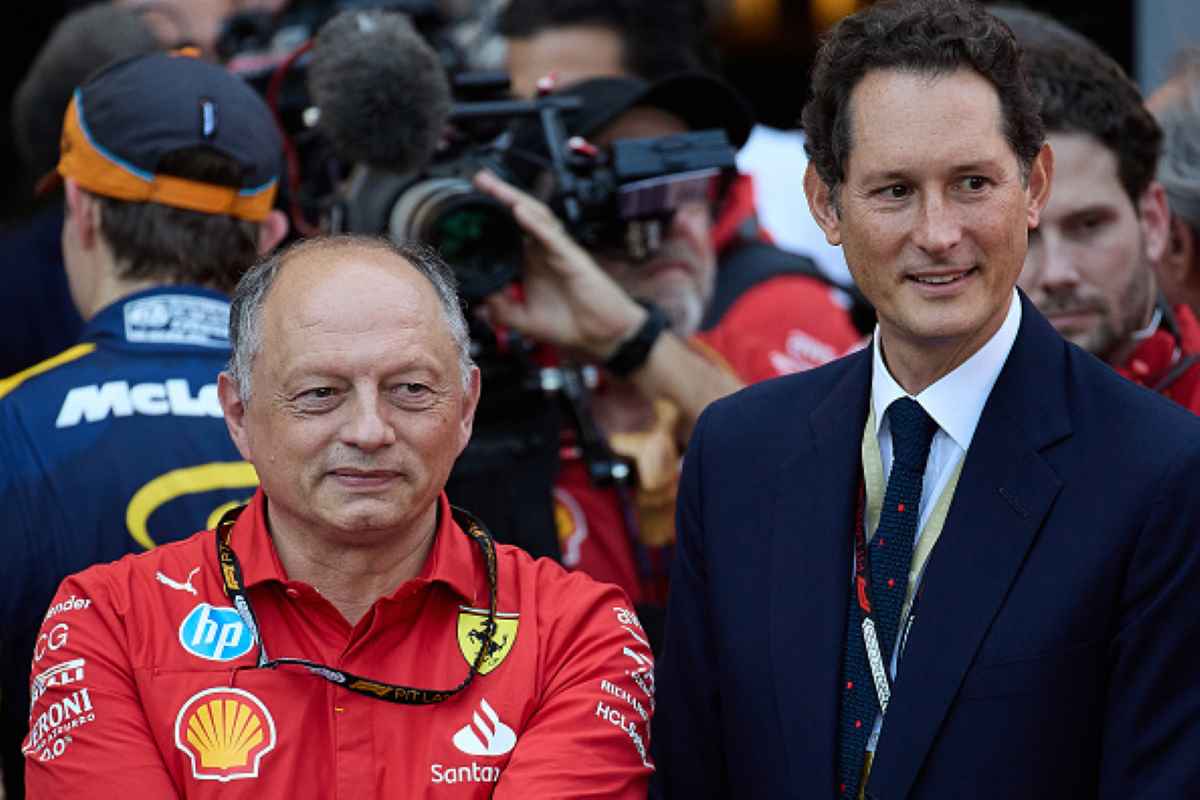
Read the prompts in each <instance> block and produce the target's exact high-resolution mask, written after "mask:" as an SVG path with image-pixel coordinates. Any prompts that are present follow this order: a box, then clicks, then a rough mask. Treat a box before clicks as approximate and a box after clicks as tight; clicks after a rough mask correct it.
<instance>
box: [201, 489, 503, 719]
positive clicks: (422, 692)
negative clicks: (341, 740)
mask: <svg viewBox="0 0 1200 800" xmlns="http://www.w3.org/2000/svg"><path fill="white" fill-rule="evenodd" d="M244 508H245V506H239V507H238V508H232V509H230V510H229V511H226V512H225V514H224V516H222V517H221V521H220V522H219V523H217V528H216V536H215V538H216V542H217V563H218V564H220V565H221V578H222V581H223V583H224V584H225V594H226V595H227V596H228V597H229V599H230V600H231V601H232V602H233V607H234V609H236V610H237V613H238V616H240V617H241V618H242V622H243V623H244V624H245V625H246V628H247V629H249V631H250V634H251V635H252V636H253V637H254V640H255V641H256V642H257V643H258V663H257V664H256V665H255V666H254V667H242V669H275V668H277V667H281V666H286V665H297V666H301V667H304V668H305V669H307V670H308V671H309V672H311V673H312V674H313V675H316V676H317V677H320V678H324V679H325V680H327V681H329V682H330V683H336V684H337V685H338V686H341V687H343V688H344V689H347V690H349V691H351V692H357V693H358V694H362V695H366V696H367V697H374V698H376V699H377V700H386V701H388V702H389V703H399V704H401V705H407V706H426V705H432V704H434V703H441V702H442V701H444V700H448V699H450V698H451V697H453V696H454V695H456V694H458V693H459V692H461V691H462V690H463V689H466V688H467V687H468V686H470V685H471V681H472V680H474V679H475V675H476V673H478V672H479V668H480V666H481V665H482V664H483V661H484V659H485V658H486V657H487V652H488V648H487V647H480V648H479V653H478V654H476V656H475V661H474V662H472V663H471V665H470V667H469V668H468V670H467V677H466V678H464V679H463V681H462V683H460V684H458V685H457V686H455V687H454V688H452V689H416V688H413V687H411V686H399V685H396V684H393V683H387V682H385V681H376V680H372V679H370V678H363V677H360V676H358V675H354V674H353V673H350V672H346V671H345V670H341V669H334V668H333V667H330V666H326V665H325V664H319V663H317V662H315V661H309V660H308V659H304V658H268V657H267V648H266V645H265V644H264V643H263V637H262V631H261V630H260V629H259V627H258V620H257V619H256V618H255V616H254V609H253V608H251V607H250V598H249V597H247V596H246V591H245V587H244V584H243V581H242V565H241V563H240V562H239V561H238V557H237V553H235V552H233V546H232V545H230V543H229V539H230V536H231V535H232V532H233V524H234V522H235V521H236V520H237V518H238V515H239V514H241V512H242V510H243V509H244ZM451 510H452V513H453V515H454V521H455V522H457V523H458V525H459V527H461V528H462V530H463V532H464V533H465V534H466V535H467V536H469V537H470V538H471V539H473V540H475V543H476V544H477V545H479V549H480V550H481V551H482V552H483V564H484V568H485V570H486V572H487V580H488V593H489V599H488V616H487V620H486V621H485V622H484V628H483V630H484V633H485V635H486V636H487V639H488V640H489V641H490V640H491V639H492V637H493V636H494V635H495V633H496V595H497V593H498V581H497V577H496V544H495V542H494V541H492V535H491V534H490V533H488V531H487V529H486V528H484V527H483V523H481V522H480V521H479V520H477V519H476V518H475V517H474V516H472V515H471V514H469V513H467V512H466V511H463V510H462V509H460V508H452V509H451Z"/></svg>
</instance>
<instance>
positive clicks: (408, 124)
mask: <svg viewBox="0 0 1200 800" xmlns="http://www.w3.org/2000/svg"><path fill="white" fill-rule="evenodd" d="M308 91H309V95H310V96H311V98H312V99H313V101H314V102H315V103H316V106H317V108H318V109H319V110H320V116H319V119H318V122H317V126H318V128H319V129H320V130H321V131H322V132H323V133H324V134H325V135H326V136H327V137H328V139H329V141H330V143H331V144H332V145H333V148H334V150H335V152H337V154H338V156H339V157H340V158H342V159H345V160H347V161H353V162H365V163H367V164H370V165H371V166H375V167H380V168H383V169H386V170H390V171H392V172H397V173H407V172H411V171H414V170H418V169H421V168H422V167H424V166H425V165H426V164H428V163H429V162H430V160H431V159H432V158H433V154H434V150H435V149H436V147H437V145H438V141H439V139H440V138H441V135H442V131H443V130H444V128H445V126H446V121H447V119H448V118H449V115H450V110H451V107H452V105H453V99H452V96H451V93H450V84H449V81H448V80H447V78H446V73H445V70H444V69H443V68H442V65H441V62H440V60H439V59H438V56H437V54H436V53H434V51H433V49H432V48H431V47H429V45H428V44H426V43H425V40H424V39H423V38H421V35H420V34H418V33H417V31H416V30H415V29H414V28H413V26H412V25H411V24H410V23H409V21H408V19H407V17H405V16H403V15H401V14H398V13H394V12H388V11H381V10H378V9H374V10H359V11H343V12H341V13H339V14H337V15H336V16H334V17H333V18H331V19H330V20H329V21H328V22H327V23H325V25H324V26H322V27H321V30H320V31H319V32H318V33H317V37H316V41H315V43H314V45H313V52H312V62H311V64H310V65H309V69H308Z"/></svg>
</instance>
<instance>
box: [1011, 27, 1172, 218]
mask: <svg viewBox="0 0 1200 800" xmlns="http://www.w3.org/2000/svg"><path fill="white" fill-rule="evenodd" d="M996 15H997V16H999V17H1000V18H1001V19H1003V20H1004V21H1005V23H1007V24H1008V26H1009V27H1010V28H1011V29H1012V31H1013V33H1014V34H1015V36H1016V37H1017V43H1018V44H1020V46H1021V50H1022V51H1023V53H1024V60H1025V70H1026V72H1027V74H1028V76H1029V83H1030V85H1031V87H1032V88H1033V93H1034V96H1035V97H1037V99H1038V102H1039V104H1040V111H1041V116H1042V124H1043V125H1044V126H1045V129H1046V131H1048V132H1050V133H1086V134H1088V135H1090V136H1093V137H1095V138H1096V139H1097V140H1098V141H1099V142H1100V143H1101V144H1103V145H1104V146H1105V147H1106V148H1107V149H1108V150H1110V151H1112V153H1113V155H1115V156H1116V158H1117V174H1118V177H1119V178H1120V180H1121V185H1122V186H1123V187H1124V189H1125V192H1126V193H1127V194H1128V195H1129V197H1130V199H1131V200H1133V203H1134V205H1135V206H1136V205H1137V201H1138V198H1139V197H1141V195H1142V192H1144V191H1146V187H1147V186H1149V185H1150V182H1151V181H1152V180H1154V172H1155V169H1156V168H1157V166H1158V156H1159V151H1160V150H1161V149H1162V130H1161V129H1160V128H1159V126H1158V123H1157V122H1155V120H1154V116H1153V115H1152V114H1151V113H1150V112H1149V111H1148V110H1147V109H1146V106H1145V105H1144V104H1143V103H1142V95H1141V92H1139V91H1138V88H1137V86H1135V85H1134V83H1133V81H1131V80H1130V79H1129V76H1128V75H1126V74H1125V71H1124V70H1123V69H1121V65H1120V64H1118V63H1117V62H1116V61H1114V60H1113V59H1112V58H1110V57H1109V56H1108V55H1107V54H1105V53H1104V51H1103V50H1101V49H1100V48H1099V47H1098V46H1096V44H1095V43H1094V42H1092V41H1091V40H1090V39H1088V38H1087V37H1085V36H1083V35H1082V34H1080V33H1078V32H1076V31H1074V30H1071V29H1070V28H1067V27H1065V26H1064V25H1062V24H1061V23H1059V22H1057V21H1055V20H1054V19H1052V18H1050V17H1047V16H1045V15H1043V14H1039V13H1038V12H1036V11H1029V10H1025V9H1008V8H1005V9H997V10H996Z"/></svg>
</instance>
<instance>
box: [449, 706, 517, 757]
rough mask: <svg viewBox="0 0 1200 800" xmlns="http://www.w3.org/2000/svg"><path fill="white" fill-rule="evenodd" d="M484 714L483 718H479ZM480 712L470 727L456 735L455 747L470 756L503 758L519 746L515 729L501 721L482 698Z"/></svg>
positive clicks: (460, 730)
mask: <svg viewBox="0 0 1200 800" xmlns="http://www.w3.org/2000/svg"><path fill="white" fill-rule="evenodd" d="M479 711H482V712H483V715H484V717H487V719H486V720H485V719H484V718H483V717H480V716H479ZM479 711H476V712H475V715H474V718H473V719H472V721H471V724H470V725H465V726H463V727H462V728H461V729H459V731H458V733H456V734H454V746H455V747H457V748H458V749H459V750H461V751H462V752H464V753H466V754H467V755H469V756H502V755H504V754H505V753H507V752H508V751H510V750H512V749H513V747H515V746H516V744H517V735H516V734H515V733H513V729H512V728H510V727H508V726H507V725H505V724H504V723H503V722H501V721H500V716H499V715H498V714H497V713H496V712H495V711H494V710H493V709H492V707H491V706H490V705H488V701H487V700H485V699H482V698H480V700H479Z"/></svg>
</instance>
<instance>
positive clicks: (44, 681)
mask: <svg viewBox="0 0 1200 800" xmlns="http://www.w3.org/2000/svg"><path fill="white" fill-rule="evenodd" d="M94 576H95V570H89V571H87V572H84V573H81V574H79V575H75V576H72V577H69V578H67V579H66V580H65V581H63V583H62V584H61V585H60V586H59V589H58V593H57V594H56V596H55V598H54V602H53V603H51V605H50V609H49V611H48V612H47V614H46V618H45V620H44V621H43V622H42V627H41V631H40V632H39V635H38V640H37V646H36V648H35V649H34V660H33V664H32V671H31V677H30V692H31V696H32V697H33V698H34V700H33V705H32V713H31V715H30V723H29V733H28V734H27V735H26V737H25V741H24V742H23V745H22V750H23V752H24V754H25V781H26V791H27V793H28V795H29V797H30V798H39V797H87V796H92V797H145V798H150V797H153V798H156V799H157V798H177V797H178V796H179V795H178V792H177V790H176V787H175V786H174V784H173V783H172V781H171V778H170V776H169V774H168V772H167V769H166V766H165V765H164V764H163V762H162V758H161V757H160V755H159V749H158V746H157V745H156V743H155V740H154V737H153V735H152V734H151V731H150V726H149V724H148V723H147V721H146V717H145V714H144V713H143V711H142V705H141V701H140V698H139V694H138V691H137V687H136V685H135V679H134V669H133V665H132V663H131V660H130V659H131V652H132V650H133V648H131V646H130V645H131V640H130V635H131V634H136V632H131V631H129V630H128V629H127V628H126V626H125V620H126V619H127V612H128V609H127V608H123V607H121V604H119V603H117V602H114V599H113V596H112V594H111V593H110V592H109V591H107V589H108V587H106V586H103V585H97V583H96V582H95V581H94V580H91V581H90V580H89V577H92V578H94Z"/></svg>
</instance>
